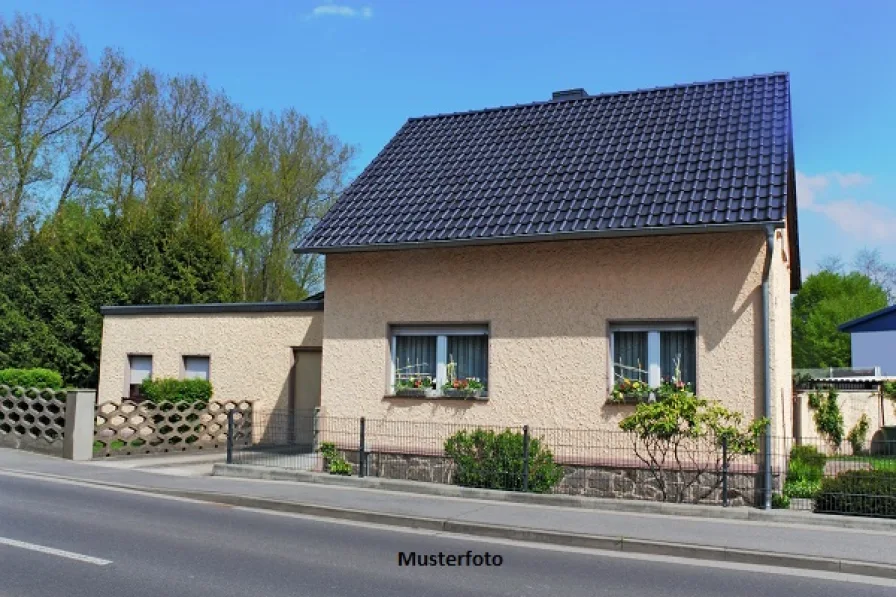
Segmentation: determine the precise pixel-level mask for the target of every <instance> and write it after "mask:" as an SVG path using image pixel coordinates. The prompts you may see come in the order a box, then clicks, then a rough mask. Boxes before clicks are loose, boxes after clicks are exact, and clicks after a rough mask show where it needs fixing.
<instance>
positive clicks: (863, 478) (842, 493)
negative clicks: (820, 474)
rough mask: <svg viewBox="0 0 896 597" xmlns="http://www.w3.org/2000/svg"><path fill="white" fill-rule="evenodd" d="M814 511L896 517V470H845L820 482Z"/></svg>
mask: <svg viewBox="0 0 896 597" xmlns="http://www.w3.org/2000/svg"><path fill="white" fill-rule="evenodd" d="M815 511H816V512H821V513H826V514H846V515H849V516H881V517H886V518H896V474H893V473H892V472H890V471H875V470H871V471H847V472H844V473H840V474H839V475H837V476H836V477H828V478H826V479H824V480H823V481H822V482H821V491H820V492H819V493H818V495H817V496H816V498H815Z"/></svg>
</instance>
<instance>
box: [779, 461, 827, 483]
mask: <svg viewBox="0 0 896 597" xmlns="http://www.w3.org/2000/svg"><path fill="white" fill-rule="evenodd" d="M822 477H824V467H821V468H819V467H817V466H814V465H812V464H810V463H808V462H803V461H802V460H791V461H790V462H789V463H788V464H787V480H788V481H811V482H813V483H819V482H821V478H822Z"/></svg>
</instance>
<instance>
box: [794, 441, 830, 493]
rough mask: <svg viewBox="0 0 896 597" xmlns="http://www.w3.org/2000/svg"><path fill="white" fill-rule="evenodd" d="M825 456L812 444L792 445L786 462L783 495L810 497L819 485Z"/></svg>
mask: <svg viewBox="0 0 896 597" xmlns="http://www.w3.org/2000/svg"><path fill="white" fill-rule="evenodd" d="M826 462H827V458H826V457H825V455H824V454H822V453H821V452H819V451H818V450H817V449H815V447H814V446H794V447H793V448H791V450H790V459H789V461H788V463H787V480H786V481H785V482H784V495H786V496H787V497H790V498H812V497H814V496H815V494H816V493H818V490H819V489H820V487H821V480H822V478H824V467H825V463H826Z"/></svg>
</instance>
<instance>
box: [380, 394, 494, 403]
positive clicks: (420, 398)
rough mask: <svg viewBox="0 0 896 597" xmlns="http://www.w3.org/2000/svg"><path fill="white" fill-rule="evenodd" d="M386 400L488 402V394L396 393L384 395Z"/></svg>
mask: <svg viewBox="0 0 896 597" xmlns="http://www.w3.org/2000/svg"><path fill="white" fill-rule="evenodd" d="M383 399H384V400H418V401H421V402H423V401H440V400H451V401H454V402H457V401H460V402H488V395H485V394H484V395H482V396H444V395H437V396H397V395H395V394H386V395H385V396H384V397H383Z"/></svg>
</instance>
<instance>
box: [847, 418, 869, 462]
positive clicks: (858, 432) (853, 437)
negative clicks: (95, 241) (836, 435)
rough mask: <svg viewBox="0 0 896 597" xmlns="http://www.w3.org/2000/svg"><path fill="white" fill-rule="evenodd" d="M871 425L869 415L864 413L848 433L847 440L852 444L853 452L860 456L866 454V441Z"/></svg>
mask: <svg viewBox="0 0 896 597" xmlns="http://www.w3.org/2000/svg"><path fill="white" fill-rule="evenodd" d="M870 427H871V422H870V421H869V420H868V416H867V415H866V414H865V413H862V416H861V417H860V418H859V420H858V421H856V424H855V425H854V426H853V428H852V429H850V430H849V433H847V434H846V440H847V441H848V442H849V445H850V446H852V453H853V454H854V455H856V456H860V455H862V454H864V452H865V442H866V441H867V440H868V429H869V428H870Z"/></svg>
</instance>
